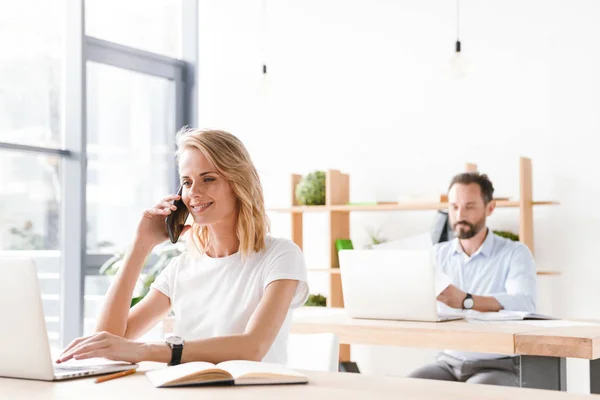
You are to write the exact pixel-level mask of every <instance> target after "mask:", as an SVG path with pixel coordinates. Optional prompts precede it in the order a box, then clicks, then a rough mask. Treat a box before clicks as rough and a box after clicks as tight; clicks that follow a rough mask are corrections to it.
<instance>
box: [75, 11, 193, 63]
mask: <svg viewBox="0 0 600 400" xmlns="http://www.w3.org/2000/svg"><path fill="white" fill-rule="evenodd" d="M85 31H86V34H87V35H88V36H94V37H97V38H99V39H104V40H108V41H111V42H116V43H119V44H123V45H126V46H130V47H136V48H139V49H142V50H146V51H151V52H153V53H159V54H163V55H166V56H169V57H174V58H180V57H181V50H180V48H181V46H180V43H181V0H153V1H144V0H127V1H122V0H86V1H85Z"/></svg>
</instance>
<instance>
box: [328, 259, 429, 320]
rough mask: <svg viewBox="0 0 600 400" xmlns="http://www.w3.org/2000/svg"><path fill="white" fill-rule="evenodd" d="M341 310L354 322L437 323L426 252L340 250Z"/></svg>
mask: <svg viewBox="0 0 600 400" xmlns="http://www.w3.org/2000/svg"><path fill="white" fill-rule="evenodd" d="M339 261H340V269H341V270H340V272H341V279H342V291H343V296H344V308H345V309H346V310H347V312H348V314H349V315H350V316H351V317H354V318H372V319H396V320H410V321H437V320H438V319H439V316H438V312H437V305H436V295H435V284H434V263H433V260H432V253H431V251H429V250H378V251H374V250H341V251H340V252H339Z"/></svg>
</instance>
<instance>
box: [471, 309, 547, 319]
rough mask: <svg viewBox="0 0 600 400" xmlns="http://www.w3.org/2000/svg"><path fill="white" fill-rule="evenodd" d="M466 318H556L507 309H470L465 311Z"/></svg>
mask: <svg viewBox="0 0 600 400" xmlns="http://www.w3.org/2000/svg"><path fill="white" fill-rule="evenodd" d="M463 315H464V318H465V319H467V320H470V319H472V320H477V321H522V320H531V319H554V318H552V317H549V316H547V315H541V314H536V313H531V312H525V311H506V310H500V311H498V312H479V311H475V310H469V311H466V312H464V314H463Z"/></svg>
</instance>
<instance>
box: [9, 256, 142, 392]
mask: <svg viewBox="0 0 600 400" xmlns="http://www.w3.org/2000/svg"><path fill="white" fill-rule="evenodd" d="M0 319H1V321H2V323H1V324H0V326H1V328H0V377H8V378H24V379H36V380H44V381H53V380H62V379H68V378H75V377H81V376H89V375H101V374H107V373H112V372H117V371H124V370H129V369H134V368H137V365H136V364H130V363H120V364H107V365H86V366H82V365H80V366H68V365H64V366H63V365H55V364H54V363H53V361H52V356H51V352H50V344H49V342H48V335H47V333H46V322H45V319H44V312H43V309H42V299H41V296H40V289H39V282H38V277H37V271H36V268H35V263H34V262H33V260H31V259H28V258H17V257H10V258H0Z"/></svg>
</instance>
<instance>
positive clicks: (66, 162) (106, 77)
mask: <svg viewBox="0 0 600 400" xmlns="http://www.w3.org/2000/svg"><path fill="white" fill-rule="evenodd" d="M196 23H197V1H196V0H157V1H153V2H144V1H138V0H135V1H125V2H122V1H117V0H107V1H105V0H102V1H100V0H53V1H46V0H19V1H13V2H1V3H0V49H1V50H0V257H2V256H4V255H11V256H12V255H15V254H18V255H26V256H28V257H31V258H33V259H34V260H35V261H36V266H37V269H38V278H39V280H40V284H41V285H40V286H41V292H42V293H41V298H42V303H43V307H44V311H45V315H46V326H47V328H48V335H49V338H50V340H51V345H52V346H53V347H54V348H55V349H57V348H59V347H60V346H64V345H65V344H66V343H67V342H69V341H70V340H72V339H73V338H74V337H75V336H79V335H81V334H83V332H84V323H85V331H87V332H89V331H90V329H93V325H94V318H95V316H96V314H97V312H98V310H99V305H100V303H101V302H102V300H103V295H104V292H105V290H106V287H107V285H108V279H104V278H103V277H99V276H97V271H98V267H99V265H101V264H102V262H103V261H105V260H106V259H108V258H109V257H110V256H111V255H112V254H114V252H118V251H122V250H123V249H124V248H125V247H126V246H127V245H128V244H129V243H130V241H131V239H132V237H133V233H134V229H135V226H136V224H137V222H138V219H139V216H140V215H141V211H142V209H143V208H146V207H148V206H150V205H152V204H154V203H155V202H156V201H157V200H158V199H160V198H161V197H163V196H164V195H165V194H167V193H169V192H171V191H173V190H174V188H176V184H177V182H176V173H175V166H174V162H173V153H174V150H175V148H174V135H175V132H176V131H177V130H178V129H179V128H180V127H182V126H183V125H193V123H194V118H193V116H194V115H195V111H194V110H193V109H192V108H191V107H193V104H195V99H194V90H192V85H193V84H194V82H193V79H190V77H193V75H194V72H193V71H194V70H195V63H196V58H197V57H196V53H195V52H194V51H191V52H190V51H189V49H194V48H195V47H196V46H197V37H196V36H197V33H196V32H197V31H196V30H195V28H194V27H195V24H196ZM186 27H188V28H187V29H186ZM190 27H191V29H190ZM186 49H188V50H187V51H186ZM84 278H85V279H84ZM0 279H1V277H0ZM82 282H85V286H84V285H82ZM84 314H85V317H86V319H85V321H84Z"/></svg>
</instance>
